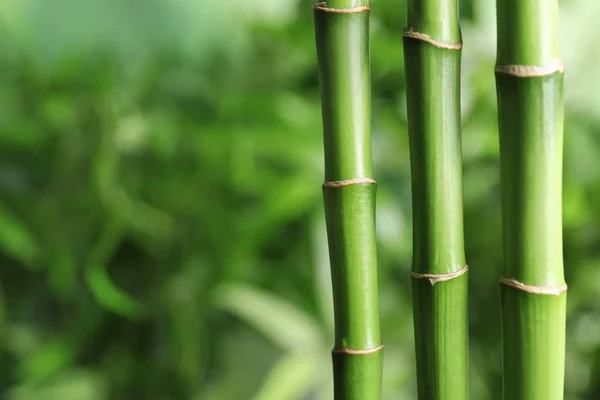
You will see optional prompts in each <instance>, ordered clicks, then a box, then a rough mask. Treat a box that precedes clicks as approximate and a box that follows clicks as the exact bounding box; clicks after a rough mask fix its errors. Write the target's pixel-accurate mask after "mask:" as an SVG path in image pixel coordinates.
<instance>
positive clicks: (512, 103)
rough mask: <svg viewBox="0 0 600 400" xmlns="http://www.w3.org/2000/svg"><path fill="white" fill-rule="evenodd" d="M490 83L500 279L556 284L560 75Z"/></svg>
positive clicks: (559, 264)
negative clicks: (496, 138) (498, 185)
mask: <svg viewBox="0 0 600 400" xmlns="http://www.w3.org/2000/svg"><path fill="white" fill-rule="evenodd" d="M496 79H497V91H498V120H499V128H500V164H501V176H502V221H503V237H504V238H503V246H504V276H506V277H507V278H513V279H516V280H517V281H519V282H523V283H525V284H527V285H536V286H551V285H561V284H563V283H564V277H563V253H562V153H563V98H562V82H563V76H562V74H561V73H559V72H557V73H555V74H553V75H550V76H546V77H536V78H517V77H512V76H508V75H504V74H501V73H498V74H497V77H496Z"/></svg>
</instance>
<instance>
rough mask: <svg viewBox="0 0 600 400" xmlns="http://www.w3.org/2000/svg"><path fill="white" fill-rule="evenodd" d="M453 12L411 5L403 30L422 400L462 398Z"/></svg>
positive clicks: (425, 0) (425, 3)
mask: <svg viewBox="0 0 600 400" xmlns="http://www.w3.org/2000/svg"><path fill="white" fill-rule="evenodd" d="M457 6H458V5H457V2H456V1H455V0H409V1H408V19H407V27H406V29H405V32H404V58H405V70H406V85H407V94H406V96H407V108H408V131H409V141H410V160H411V173H412V193H413V266H412V277H413V280H412V288H413V308H414V328H415V349H416V356H417V386H418V397H419V399H421V400H426V399H447V400H461V399H466V398H467V395H468V394H467V372H468V371H467V370H468V356H467V348H468V339H467V331H468V305H467V289H468V288H467V284H468V278H467V273H466V272H467V267H466V265H465V264H466V263H465V256H464V244H463V211H462V177H461V173H462V166H461V137H460V53H461V51H460V50H461V47H462V43H461V36H460V29H459V24H458V9H457Z"/></svg>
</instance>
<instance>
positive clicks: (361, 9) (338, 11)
mask: <svg viewBox="0 0 600 400" xmlns="http://www.w3.org/2000/svg"><path fill="white" fill-rule="evenodd" d="M313 10H318V11H323V12H326V13H332V14H357V13H361V12H364V11H367V12H369V11H371V9H370V8H369V7H368V6H365V5H362V4H361V5H360V6H356V7H352V8H327V3H326V2H321V3H317V4H315V5H314V6H313Z"/></svg>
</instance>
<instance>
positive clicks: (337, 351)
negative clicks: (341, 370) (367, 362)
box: [331, 344, 383, 356]
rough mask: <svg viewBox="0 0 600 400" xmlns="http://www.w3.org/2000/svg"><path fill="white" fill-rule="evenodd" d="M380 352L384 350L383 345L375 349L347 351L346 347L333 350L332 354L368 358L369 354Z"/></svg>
mask: <svg viewBox="0 0 600 400" xmlns="http://www.w3.org/2000/svg"><path fill="white" fill-rule="evenodd" d="M379 350H383V344H381V345H379V346H377V347H375V348H373V349H360V350H357V349H347V348H345V347H340V348H338V349H333V350H331V352H332V353H333V354H349V355H353V356H366V355H368V354H373V353H377V352H378V351H379Z"/></svg>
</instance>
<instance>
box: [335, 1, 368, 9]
mask: <svg viewBox="0 0 600 400" xmlns="http://www.w3.org/2000/svg"><path fill="white" fill-rule="evenodd" d="M361 5H365V6H368V5H369V3H368V2H367V1H361V0H329V1H328V2H327V7H328V8H334V9H349V8H354V7H358V6H361Z"/></svg>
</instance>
